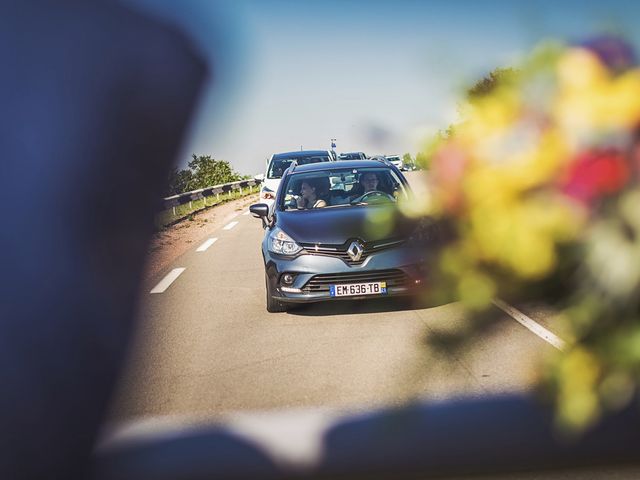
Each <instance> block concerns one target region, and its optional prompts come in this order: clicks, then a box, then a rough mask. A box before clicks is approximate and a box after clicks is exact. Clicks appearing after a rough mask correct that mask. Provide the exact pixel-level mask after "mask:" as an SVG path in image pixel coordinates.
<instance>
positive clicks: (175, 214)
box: [155, 179, 262, 229]
mask: <svg viewBox="0 0 640 480" xmlns="http://www.w3.org/2000/svg"><path fill="white" fill-rule="evenodd" d="M260 183H262V182H261V181H260V180H256V179H250V180H239V181H237V182H229V183H222V184H220V185H213V186H211V187H206V188H200V189H198V190H193V191H191V192H185V193H180V194H178V195H172V196H170V197H166V198H163V199H162V200H161V201H160V202H159V205H158V208H157V213H156V215H155V224H156V228H158V229H162V228H164V227H168V226H170V225H173V224H175V223H178V222H180V221H182V220H184V219H186V218H190V217H191V215H192V214H194V213H197V212H199V211H202V210H204V209H206V208H209V207H212V206H215V205H217V204H219V203H221V202H224V201H228V200H231V199H232V198H239V197H242V196H244V195H245V194H251V193H254V192H257V191H258V190H259V188H260Z"/></svg>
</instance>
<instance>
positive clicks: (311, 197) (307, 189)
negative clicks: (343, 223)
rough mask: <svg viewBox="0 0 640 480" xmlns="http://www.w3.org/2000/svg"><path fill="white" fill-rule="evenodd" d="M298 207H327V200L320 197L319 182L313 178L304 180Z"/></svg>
mask: <svg viewBox="0 0 640 480" xmlns="http://www.w3.org/2000/svg"><path fill="white" fill-rule="evenodd" d="M297 205H298V208H304V209H307V208H321V207H326V206H327V202H326V201H324V200H323V199H322V198H320V189H319V186H318V183H317V182H315V181H314V180H313V179H309V180H304V181H303V182H302V185H301V186H300V197H298V199H297Z"/></svg>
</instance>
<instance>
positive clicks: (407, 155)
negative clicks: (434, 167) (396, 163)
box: [402, 153, 415, 166]
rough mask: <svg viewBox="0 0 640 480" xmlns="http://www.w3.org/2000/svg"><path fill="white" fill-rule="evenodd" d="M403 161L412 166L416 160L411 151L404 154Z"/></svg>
mask: <svg viewBox="0 0 640 480" xmlns="http://www.w3.org/2000/svg"><path fill="white" fill-rule="evenodd" d="M402 162H403V163H404V164H405V165H409V166H412V165H414V164H415V161H414V159H413V157H412V156H411V154H410V153H405V154H404V155H402Z"/></svg>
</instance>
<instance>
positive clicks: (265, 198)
mask: <svg viewBox="0 0 640 480" xmlns="http://www.w3.org/2000/svg"><path fill="white" fill-rule="evenodd" d="M294 160H295V161H296V162H297V164H298V165H306V164H309V163H320V162H332V161H334V157H333V155H331V152H330V151H329V150H302V151H299V152H298V151H296V152H284V153H274V154H273V155H271V156H270V157H269V159H267V171H266V173H265V175H264V177H263V181H262V187H261V189H260V201H261V202H263V203H266V204H267V205H269V207H272V206H273V203H274V200H275V198H276V193H277V191H278V187H279V186H280V179H281V178H282V175H283V174H284V172H285V170H286V169H287V168H289V165H291V164H292V163H293V161H294Z"/></svg>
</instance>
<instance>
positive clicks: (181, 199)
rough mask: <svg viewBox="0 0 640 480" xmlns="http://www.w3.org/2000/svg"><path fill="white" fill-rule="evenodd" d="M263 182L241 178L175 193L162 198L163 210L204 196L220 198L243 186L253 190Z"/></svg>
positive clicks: (240, 189)
mask: <svg viewBox="0 0 640 480" xmlns="http://www.w3.org/2000/svg"><path fill="white" fill-rule="evenodd" d="M260 183H262V182H261V181H260V180H255V179H251V180H239V181H237V182H230V183H223V184H221V185H213V186H212V187H207V188H200V189H198V190H193V191H191V192H185V193H180V194H178V195H173V196H171V197H166V198H163V199H162V207H163V210H168V209H170V208H174V209H175V207H177V206H180V205H184V204H186V203H189V202H193V201H194V200H202V199H203V198H206V197H210V196H213V195H216V196H217V197H218V199H219V197H220V195H221V194H225V193H228V194H231V192H233V191H234V190H239V191H240V193H242V189H243V188H248V189H249V190H252V189H253V187H256V186H258V185H260Z"/></svg>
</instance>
